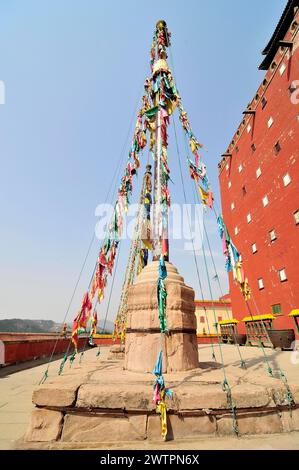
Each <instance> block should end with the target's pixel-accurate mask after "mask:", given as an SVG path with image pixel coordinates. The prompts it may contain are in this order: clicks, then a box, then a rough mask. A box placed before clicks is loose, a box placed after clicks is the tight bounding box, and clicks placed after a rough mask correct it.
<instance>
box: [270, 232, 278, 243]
mask: <svg viewBox="0 0 299 470" xmlns="http://www.w3.org/2000/svg"><path fill="white" fill-rule="evenodd" d="M269 238H270V241H271V242H274V240H276V238H277V235H276V232H275V230H274V229H272V230H270V232H269Z"/></svg>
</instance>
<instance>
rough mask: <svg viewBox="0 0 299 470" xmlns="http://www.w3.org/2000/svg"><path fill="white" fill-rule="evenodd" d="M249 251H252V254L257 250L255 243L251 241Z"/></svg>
mask: <svg viewBox="0 0 299 470" xmlns="http://www.w3.org/2000/svg"><path fill="white" fill-rule="evenodd" d="M251 251H252V253H253V254H254V253H256V252H257V246H256V243H252V245H251Z"/></svg>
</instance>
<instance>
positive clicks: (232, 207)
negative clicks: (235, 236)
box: [230, 202, 235, 211]
mask: <svg viewBox="0 0 299 470" xmlns="http://www.w3.org/2000/svg"><path fill="white" fill-rule="evenodd" d="M230 208H231V210H232V211H233V210H234V208H235V203H234V202H232V203H231V205H230Z"/></svg>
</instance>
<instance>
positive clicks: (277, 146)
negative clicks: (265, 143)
mask: <svg viewBox="0 0 299 470" xmlns="http://www.w3.org/2000/svg"><path fill="white" fill-rule="evenodd" d="M280 150H281V145H280V143H279V140H278V141H277V142H276V144H275V145H274V151H275V154H276V155H277V154H278V153H279V152H280Z"/></svg>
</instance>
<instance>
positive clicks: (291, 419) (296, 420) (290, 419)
mask: <svg viewBox="0 0 299 470" xmlns="http://www.w3.org/2000/svg"><path fill="white" fill-rule="evenodd" d="M281 422H282V428H283V431H284V432H290V431H299V408H297V409H296V410H292V415H290V412H289V411H282V413H281Z"/></svg>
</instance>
